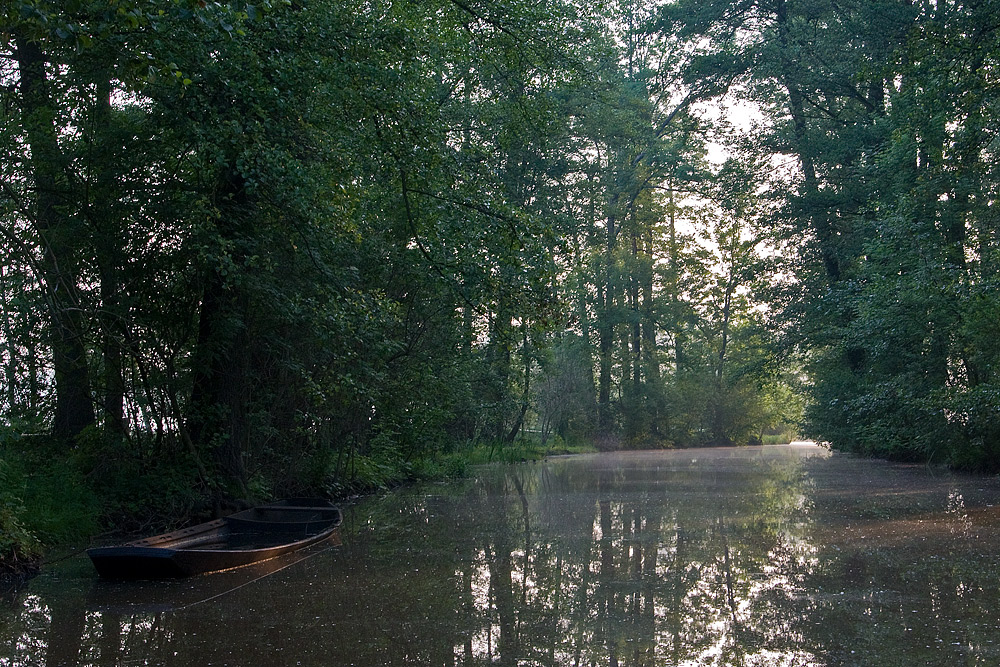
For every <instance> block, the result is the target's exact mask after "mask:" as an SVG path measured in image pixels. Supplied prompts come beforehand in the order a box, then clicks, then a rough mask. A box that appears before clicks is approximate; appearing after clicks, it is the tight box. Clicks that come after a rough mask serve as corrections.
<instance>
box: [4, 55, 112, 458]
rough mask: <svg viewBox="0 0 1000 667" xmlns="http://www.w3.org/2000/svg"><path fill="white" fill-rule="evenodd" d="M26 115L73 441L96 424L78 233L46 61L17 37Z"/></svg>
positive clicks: (61, 422) (63, 415)
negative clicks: (68, 213)
mask: <svg viewBox="0 0 1000 667" xmlns="http://www.w3.org/2000/svg"><path fill="white" fill-rule="evenodd" d="M15 40H16V41H15V48H14V51H15V58H16V60H17V65H18V75H19V78H20V90H21V104H22V107H21V113H22V122H23V123H24V129H25V132H26V134H27V138H28V144H29V146H30V149H31V173H32V180H33V181H34V186H35V201H34V220H33V223H34V227H35V230H36V232H37V233H38V239H39V242H40V243H41V245H42V262H41V265H42V273H43V275H42V276H41V278H42V281H43V283H44V287H45V291H46V299H47V302H48V306H49V317H50V328H51V332H50V344H51V346H52V365H53V374H54V376H55V385H56V405H55V416H54V419H53V423H52V431H53V433H54V434H55V435H56V436H57V437H60V438H63V439H72V438H73V437H75V436H77V435H78V434H79V433H80V432H81V431H82V430H83V429H85V428H86V427H88V426H90V425H91V424H93V423H94V408H93V404H92V401H91V391H90V375H89V371H88V368H87V351H86V346H85V342H84V335H83V332H84V318H83V311H82V304H81V302H80V293H79V285H78V276H77V274H76V257H75V255H76V253H75V247H74V240H75V239H76V237H77V236H78V232H76V233H75V232H74V230H73V229H72V228H71V227H72V226H71V223H70V221H69V220H67V219H66V217H65V216H64V215H63V214H62V213H61V212H60V209H61V207H62V206H65V205H66V204H67V203H68V202H66V201H65V196H66V194H68V193H67V190H68V188H69V183H68V178H67V174H66V168H67V165H66V158H65V156H64V155H63V154H62V152H61V150H60V148H59V144H58V141H57V138H56V137H57V134H56V127H55V124H54V118H55V114H54V111H53V106H52V100H51V98H50V95H49V84H48V79H47V78H46V73H45V56H44V54H43V53H42V51H41V49H40V48H39V46H38V44H37V43H35V42H31V41H28V40H27V39H25V38H24V37H23V36H20V35H18V36H16V37H15Z"/></svg>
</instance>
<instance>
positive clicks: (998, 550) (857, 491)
mask: <svg viewBox="0 0 1000 667" xmlns="http://www.w3.org/2000/svg"><path fill="white" fill-rule="evenodd" d="M345 510H346V512H345V523H344V526H343V527H342V529H341V531H340V535H338V536H337V537H336V538H335V539H333V540H331V541H329V542H326V543H323V544H320V545H316V546H314V547H312V548H310V549H308V550H306V551H302V552H299V553H297V554H293V555H292V556H291V557H289V558H286V559H283V560H275V561H269V562H268V563H264V564H260V565H258V566H254V567H251V568H243V569H239V570H234V571H230V572H223V573H218V574H212V575H205V576H201V577H194V578H192V579H187V580H180V581H168V582H139V583H109V582H103V581H99V580H97V578H96V575H95V574H94V572H93V570H92V568H91V566H90V563H89V562H88V561H87V560H86V559H85V558H83V557H80V558H74V559H71V560H69V561H66V562H64V563H61V564H59V565H57V566H54V567H52V568H50V569H47V570H46V571H45V572H44V573H43V575H42V576H41V577H39V578H37V579H35V580H33V581H31V582H30V583H29V585H28V586H27V587H26V588H24V589H23V590H21V591H20V592H19V593H17V594H16V595H15V596H13V597H12V598H11V599H7V600H4V601H0V665H2V666H4V667H8V666H10V667H14V666H20V665H46V664H48V665H55V664H64V665H120V664H148V665H195V664H197V665H209V664H213V665H223V664H225V665H261V664H268V665H272V664H273V665H278V664H280V665H295V664H301V665H362V666H365V665H373V666H374V665H449V666H450V665H486V664H498V665H511V666H513V665H560V666H561V665H644V666H645V665H650V666H652V665H657V666H659V665H664V666H667V665H669V666H673V665H678V666H679V665H768V666H771V665H924V664H927V665H951V664H962V665H980V664H982V665H995V664H1000V647H998V644H1000V610H998V609H997V606H996V604H995V601H996V599H997V596H998V593H1000V590H998V588H1000V567H998V565H1000V563H998V560H1000V556H998V554H1000V483H998V482H997V481H996V480H995V479H993V478H982V477H968V476H966V477H963V476H954V475H949V474H944V473H941V472H939V471H933V470H930V469H928V468H925V467H922V466H903V465H896V464H888V463H882V462H876V461H869V460H862V459H856V458H852V457H849V456H842V455H832V456H831V455H830V454H829V452H827V451H826V450H824V449H822V448H819V447H815V446H809V445H797V446H778V447H753V448H738V449H707V450H675V451H664V452H638V453H627V454H601V455H591V456H574V457H565V458H553V459H550V460H548V461H545V462H543V463H534V464H532V463H526V464H520V465H515V466H489V467H484V468H481V469H479V470H477V471H476V473H475V475H474V476H473V477H472V478H471V479H468V480H462V481H459V482H456V483H451V484H439V485H431V486H424V487H419V488H413V489H406V490H403V491H400V492H394V493H389V494H386V495H384V496H381V497H378V498H369V499H365V500H363V501H361V502H359V503H358V504H356V505H355V506H353V507H347V508H345Z"/></svg>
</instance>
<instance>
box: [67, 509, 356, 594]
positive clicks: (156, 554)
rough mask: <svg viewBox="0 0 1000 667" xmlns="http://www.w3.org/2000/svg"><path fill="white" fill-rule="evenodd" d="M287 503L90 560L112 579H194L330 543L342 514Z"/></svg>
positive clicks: (96, 551)
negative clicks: (329, 538)
mask: <svg viewBox="0 0 1000 667" xmlns="http://www.w3.org/2000/svg"><path fill="white" fill-rule="evenodd" d="M283 502H284V504H280V503H276V504H272V505H266V506H264V507H258V508H254V509H252V510H246V511H245V512H239V513H237V514H235V515H233V516H232V517H227V518H225V519H218V520H216V521H210V522H208V523H204V524H200V525H198V526H193V527H191V528H185V529H182V530H178V531H174V532H171V533H165V534H163V535H157V536H155V537H150V538H147V539H144V540H137V541H135V542H129V543H127V544H123V545H119V546H109V547H95V548H92V549H88V550H87V555H89V556H90V560H91V562H93V564H94V567H95V568H96V569H97V572H98V574H99V575H100V576H102V577H105V578H108V579H167V578H178V577H188V576H191V575H196V574H203V573H206V572H215V571H219V570H228V569H232V568H236V567H242V566H244V565H249V564H251V563H257V562H260V561H263V560H268V559H271V558H276V557H278V556H281V555H283V554H287V553H289V552H292V551H295V550H297V549H301V548H303V547H306V546H309V545H311V544H315V543H317V542H320V541H322V540H325V539H327V538H328V537H330V536H331V535H332V534H333V532H334V531H335V530H336V529H337V526H339V525H340V522H341V513H340V510H339V509H337V508H336V507H334V506H332V505H330V504H329V503H325V504H319V503H318V502H317V501H311V502H312V504H308V505H307V504H302V503H301V501H299V504H294V505H293V504H290V503H291V502H292V501H283Z"/></svg>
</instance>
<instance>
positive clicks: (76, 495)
mask: <svg viewBox="0 0 1000 667" xmlns="http://www.w3.org/2000/svg"><path fill="white" fill-rule="evenodd" d="M35 444H36V445H37V447H35V448H26V447H25V448H16V449H15V448H12V447H6V448H0V594H2V591H3V589H4V588H9V589H16V588H17V587H19V586H20V585H21V584H22V583H23V582H24V581H25V580H26V579H28V578H30V577H32V576H34V575H35V574H37V573H38V571H39V569H40V568H41V567H42V565H43V563H44V562H45V559H46V558H50V557H51V554H53V553H56V552H58V551H59V550H66V549H69V548H70V547H71V546H75V549H76V550H79V549H82V548H84V547H85V546H86V545H88V544H90V543H91V542H92V541H93V540H94V539H95V538H96V537H98V536H100V537H101V538H102V539H103V540H104V541H107V540H109V539H113V540H119V539H120V540H127V539H131V538H133V537H138V536H143V535H150V534H154V533H159V532H163V531H166V530H171V529H175V528H178V527H183V526H185V525H189V524H192V523H197V522H199V521H204V520H207V519H209V518H211V517H212V515H213V514H214V513H215V507H214V505H215V503H213V499H212V496H211V494H210V493H208V492H206V491H205V490H204V489H203V488H202V489H199V488H197V487H196V485H193V484H191V483H190V479H192V475H191V474H190V470H188V468H189V467H190V466H189V464H188V463H187V462H185V461H183V460H173V461H161V462H160V464H159V465H158V466H150V467H146V468H145V469H140V468H139V467H137V466H134V465H127V464H121V463H119V464H118V465H111V464H108V463H107V462H103V463H101V464H95V463H94V462H93V461H92V460H90V458H89V457H84V456H79V455H78V456H73V457H62V458H60V457H55V456H51V455H48V454H47V451H46V450H47V445H46V443H45V442H44V441H41V440H39V441H38V442H37V443H35ZM593 451H597V449H596V447H594V445H593V444H590V443H584V444H578V445H572V446H567V445H565V444H564V443H562V442H561V441H556V442H552V441H550V442H549V443H547V444H546V445H541V444H539V443H537V442H531V441H522V442H517V443H513V444H507V443H504V444H499V443H498V444H492V445H490V444H479V445H476V446H473V447H465V448H459V449H457V450H456V451H453V452H449V453H444V454H437V455H434V456H429V457H425V458H421V459H416V460H410V461H407V460H392V459H378V458H372V457H364V456H357V457H355V460H354V461H353V462H352V464H351V466H350V467H349V468H347V473H348V474H346V475H342V476H340V477H336V478H334V477H328V478H326V479H322V478H321V479H320V481H321V482H322V483H316V482H315V481H314V483H313V484H311V485H309V486H303V487H298V488H295V489H288V490H283V489H266V488H265V489H257V495H256V496H255V497H251V498H248V499H245V500H246V501H247V502H251V503H257V502H264V501H266V500H270V499H272V498H274V497H276V496H278V495H284V496H288V495H316V496H323V497H327V498H330V499H333V500H344V499H347V498H352V497H357V496H364V495H371V494H374V493H379V492H383V491H387V490H390V489H395V488H399V487H402V486H406V485H409V484H414V483H418V482H427V481H443V480H448V479H457V478H461V477H464V476H466V475H467V474H468V470H469V467H470V466H474V465H480V464H486V463H516V462H521V461H535V460H541V459H544V458H545V457H546V456H551V455H558V454H577V453H585V452H593ZM125 461H128V459H125ZM81 545H82V546H81Z"/></svg>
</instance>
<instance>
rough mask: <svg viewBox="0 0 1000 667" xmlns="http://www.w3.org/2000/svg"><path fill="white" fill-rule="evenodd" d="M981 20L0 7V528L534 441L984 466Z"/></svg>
mask: <svg viewBox="0 0 1000 667" xmlns="http://www.w3.org/2000/svg"><path fill="white" fill-rule="evenodd" d="M998 4H1000V3H998V2H997V1H996V0H981V1H972V2H964V1H958V0H878V1H872V0H838V1H837V2H833V1H832V0H726V1H723V0H674V1H672V2H670V1H667V2H662V3H658V4H647V3H639V2H634V1H632V0H621V1H620V2H604V3H597V4H593V5H591V4H589V3H575V2H571V1H570V0H544V1H542V2H515V1H513V0H511V1H503V2H498V1H494V0H490V1H489V2H482V1H478V0H477V1H469V0H422V1H421V2H413V1H411V0H402V1H396V0H385V1H378V2H371V1H369V0H357V1H354V0H346V1H345V0H336V1H334V0H308V1H305V0H286V1H281V0H262V1H259V2H245V1H242V0H233V1H232V2H221V1H220V2H212V1H206V0H173V1H172V2H153V1H152V0H12V1H11V2H7V3H4V5H3V9H2V13H0V26H2V30H0V32H2V43H0V84H2V86H0V96H2V106H0V113H2V115H3V118H2V121H3V122H2V123H0V151H2V158H0V182H2V191H0V252H2V254H3V258H4V261H3V263H2V266H0V341H2V345H0V377H2V381H0V387H2V396H0V407H2V419H0V482H2V483H0V527H2V528H4V531H2V532H0V551H3V550H4V549H5V548H10V544H14V545H15V546H17V545H21V548H22V549H24V548H25V547H24V545H26V544H30V543H31V542H32V540H33V539H36V538H37V537H38V535H37V533H38V532H42V533H43V534H42V535H41V537H42V538H45V535H44V531H45V528H44V527H43V528H35V529H33V530H34V532H35V534H34V535H30V536H29V535H28V533H29V532H31V531H29V530H28V529H27V528H25V525H24V522H23V521H22V518H19V517H24V516H25V515H26V513H27V514H30V513H31V512H30V510H26V509H25V508H26V507H29V506H32V505H34V506H41V505H44V504H45V503H48V504H50V505H55V504H58V503H65V502H66V501H67V500H71V501H72V504H73V505H74V506H75V507H76V508H78V510H77V511H79V512H81V513H83V514H85V515H86V516H89V517H92V518H93V517H98V518H103V519H104V520H108V519H109V517H118V518H121V517H124V516H134V515H136V514H143V513H147V514H148V513H149V512H151V511H153V510H151V509H150V508H153V507H155V508H156V510H155V512H157V513H160V514H163V515H170V514H171V513H172V514H174V515H179V514H183V513H184V512H192V511H195V508H197V507H198V506H199V505H200V504H202V503H205V502H208V501H209V500H211V502H214V503H215V504H216V505H217V506H218V504H219V503H220V502H224V501H226V500H228V499H254V498H263V497H267V496H273V495H281V494H284V495H287V494H294V493H307V492H308V493H327V494H331V495H336V494H338V493H345V492H348V491H350V490H352V489H357V488H360V486H361V485H364V484H369V485H370V484H376V485H377V484H382V483H390V482H391V481H392V479H395V478H396V476H398V475H400V474H403V475H408V474H416V473H415V471H416V470H417V468H419V466H421V465H425V464H426V463H427V462H432V461H441V460H444V459H443V458H442V457H445V458H446V457H448V456H450V455H453V454H454V453H455V452H460V451H463V450H467V449H468V448H469V447H472V446H475V445H486V446H488V447H490V449H491V451H497V450H502V449H503V448H505V447H511V446H513V444H514V443H516V442H519V441H522V440H525V439H530V440H534V441H536V442H538V443H540V444H541V445H542V446H545V447H551V446H553V445H555V444H560V445H565V444H571V443H578V442H590V443H596V445H597V446H598V447H600V448H604V449H614V448H636V447H685V446H698V445H731V444H747V443H759V442H761V441H762V439H764V438H766V437H767V435H768V434H778V433H781V432H785V433H786V434H788V435H790V434H799V435H802V436H809V437H813V438H816V439H818V440H821V441H826V442H829V443H830V444H831V445H832V446H833V447H835V448H838V449H843V450H848V451H854V452H860V453H864V454H870V455H878V456H887V457H892V458H897V459H904V460H913V461H933V462H940V463H948V464H950V465H953V466H956V467H961V468H968V469H979V470H990V471H994V470H997V469H998V468H1000V412H998V410H1000V383H998V377H997V371H998V362H1000V346H998V344H997V340H996V330H997V322H1000V296H998V294H1000V291H998V289H997V287H998V285H997V281H998V278H997V268H998V260H1000V254H998V251H1000V239H998V236H997V231H998V223H997V213H996V205H997V204H996V197H997V183H998V174H997V169H998V168H1000V167H998V165H1000V160H998V155H997V153H998V151H1000V144H998V139H997V137H998V131H997V130H998V117H1000V115H998V113H997V111H998V109H997V105H998V99H1000V98H998V67H1000V63H998V59H1000V30H998V28H1000V6H998ZM735 110H749V114H742V115H741V114H739V113H736V111H735ZM29 470H32V471H34V472H33V474H31V475H29V474H27V471H29ZM53 488H58V489H61V491H59V493H60V494H63V495H62V496H59V495H53V494H52V493H50V492H48V491H45V489H49V490H51V489H53ZM73 489H75V490H73ZM66 494H78V495H77V496H74V497H72V498H69V499H67V497H66ZM111 499H113V500H111ZM95 520H97V519H95ZM76 525H78V526H80V530H86V529H87V528H86V526H87V525H88V524H87V523H86V521H82V522H77V524H76ZM5 541H6V542H7V543H5Z"/></svg>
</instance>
